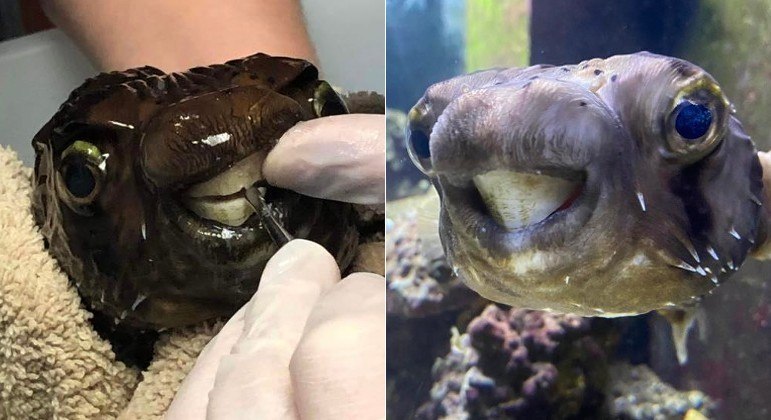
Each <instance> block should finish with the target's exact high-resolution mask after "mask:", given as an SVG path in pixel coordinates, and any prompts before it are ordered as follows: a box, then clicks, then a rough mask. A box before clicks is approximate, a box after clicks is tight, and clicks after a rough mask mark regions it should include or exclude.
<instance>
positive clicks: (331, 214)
mask: <svg viewBox="0 0 771 420" xmlns="http://www.w3.org/2000/svg"><path fill="white" fill-rule="evenodd" d="M383 107H384V105H383V98H382V96H380V95H377V94H374V93H368V92H361V93H354V94H351V95H339V94H338V93H337V92H336V91H335V90H334V89H333V88H332V87H331V86H330V85H329V84H328V83H327V82H325V81H323V80H319V78H318V71H317V69H316V67H314V66H313V65H312V64H311V63H309V62H307V61H304V60H299V59H293V58H286V57H271V56H268V55H265V54H255V55H252V56H249V57H246V58H243V59H239V60H233V61H229V62H227V63H224V64H216V65H212V66H208V67H197V68H193V69H191V70H189V71H186V72H182V73H172V74H166V73H164V72H162V71H161V70H159V69H156V68H153V67H149V66H146V67H141V68H136V69H130V70H126V71H121V72H112V73H103V74H100V75H98V76H96V77H94V78H91V79H89V80H87V81H86V82H85V83H83V85H81V86H80V87H78V88H77V89H75V90H74V91H73V92H72V94H71V95H70V97H69V98H68V99H67V101H66V102H65V103H64V104H63V105H62V106H61V108H60V109H59V110H58V112H57V113H56V114H55V115H54V116H53V117H52V118H51V120H50V121H49V122H48V123H47V124H46V125H45V126H44V127H43V128H42V129H41V130H40V131H39V132H38V133H37V135H35V138H34V139H33V140H32V145H33V147H34V148H35V151H36V160H35V175H34V181H33V182H34V191H33V197H32V207H33V212H34V215H35V220H36V221H37V223H38V225H39V226H40V229H41V233H42V234H43V236H44V237H45V239H46V242H47V245H48V248H49V250H50V252H51V254H52V255H53V256H54V257H55V258H56V259H57V260H58V262H59V265H60V266H61V267H62V269H63V270H64V271H65V273H66V274H67V275H68V276H69V277H70V279H71V280H72V282H73V284H74V285H75V286H76V287H77V289H78V292H79V294H80V296H81V297H82V299H83V301H84V303H85V305H86V307H87V308H88V309H90V310H92V311H93V312H95V313H97V314H100V315H101V316H103V317H105V318H106V319H107V320H108V321H112V322H114V323H115V324H119V325H120V327H121V328H123V327H126V328H133V329H162V328H168V327H177V326H183V325H189V324H194V323H197V322H200V321H202V320H206V319H209V318H213V317H217V316H226V315H231V314H232V313H234V312H235V311H236V310H237V309H238V308H239V307H240V306H241V305H243V304H244V303H245V302H246V301H248V300H249V298H250V297H251V295H252V294H253V293H254V292H255V290H256V289H257V287H258V283H259V279H260V275H261V273H262V270H263V268H264V267H265V264H266V263H267V261H268V259H269V258H270V257H271V256H272V255H273V254H274V253H275V252H276V250H277V249H278V247H277V245H276V244H275V243H274V241H273V240H272V238H271V230H270V226H269V225H266V224H265V223H264V221H263V219H262V218H261V214H262V213H261V212H260V211H258V209H256V208H254V207H253V204H252V203H251V202H250V201H249V200H247V195H246V194H247V191H248V190H249V191H251V190H252V189H260V190H261V191H263V192H264V201H265V202H266V205H267V206H269V207H270V208H271V210H272V214H273V216H274V217H275V218H276V219H277V220H278V221H279V222H280V223H281V225H282V227H283V228H285V229H286V230H287V231H288V232H289V234H291V235H292V236H294V237H298V238H306V239H310V240H313V241H315V242H318V243H320V244H321V245H323V246H324V247H325V248H327V250H329V251H330V253H332V255H334V256H335V258H336V260H337V262H338V264H339V265H340V267H341V269H343V270H344V269H345V268H346V267H347V266H348V265H349V263H350V262H351V261H352V259H353V256H354V252H355V249H356V246H357V245H358V239H359V232H358V222H359V217H358V216H357V213H356V211H355V209H354V208H353V207H352V205H350V204H347V203H342V202H334V201H328V200H320V199H316V198H311V197H308V196H303V195H300V194H297V193H295V192H292V191H288V190H284V189H281V188H277V187H273V186H271V185H268V184H267V182H266V181H265V180H264V178H263V176H262V163H263V160H264V158H265V156H266V155H267V153H268V152H269V151H270V150H271V149H272V148H273V146H275V144H276V143H277V141H278V139H279V138H280V137H281V136H282V135H283V134H284V133H285V132H286V131H287V130H288V129H289V128H291V127H293V126H294V125H296V124H297V123H299V122H301V121H306V120H310V119H313V118H319V117H325V116H330V115H337V114H346V113H349V112H359V113H381V112H382V109H383Z"/></svg>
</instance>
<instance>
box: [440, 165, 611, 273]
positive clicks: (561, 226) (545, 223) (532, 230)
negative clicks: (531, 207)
mask: <svg viewBox="0 0 771 420" xmlns="http://www.w3.org/2000/svg"><path fill="white" fill-rule="evenodd" d="M496 169H501V170H508V171H515V172H521V173H531V174H536V175H547V176H551V177H555V178H562V179H565V180H568V181H572V182H578V183H579V184H580V188H581V191H580V193H579V194H578V196H577V197H575V198H574V199H572V202H571V203H570V205H569V206H568V207H567V208H564V209H558V210H556V211H554V212H553V213H551V214H550V215H549V216H547V217H546V218H545V219H543V220H541V221H539V222H536V223H533V224H530V225H526V226H522V227H520V228H518V229H514V230H509V229H507V228H506V227H504V226H502V225H501V224H500V223H498V222H497V221H496V220H495V219H494V218H493V217H492V215H491V214H490V213H489V210H488V208H487V206H486V205H485V203H484V201H483V200H482V197H481V196H480V194H479V191H478V189H477V187H476V186H475V185H474V182H473V177H474V176H476V175H481V174H484V173H486V172H489V171H491V170H496ZM436 175H437V179H438V181H439V182H438V183H439V189H440V195H441V197H442V200H443V201H444V205H443V207H445V208H447V214H446V215H443V219H445V220H447V221H449V222H450V223H451V224H452V230H454V231H455V233H454V235H456V236H459V237H464V238H465V239H472V238H476V239H478V243H479V245H480V247H481V248H484V249H487V250H489V251H490V252H491V253H493V254H494V255H496V256H497V257H500V258H508V256H510V255H511V254H518V253H523V252H526V251H529V250H532V249H541V250H545V249H558V248H565V247H568V246H570V245H569V241H570V240H571V239H573V238H575V237H577V236H578V235H579V234H580V233H581V231H582V227H583V226H584V225H586V224H587V223H588V222H589V220H590V219H591V218H592V215H593V214H594V212H595V210H596V208H597V206H598V203H599V201H600V194H599V192H598V191H597V188H594V187H593V186H594V185H596V180H595V179H594V177H593V176H592V171H590V170H589V168H583V169H574V168H570V167H567V166H564V165H559V164H555V165H554V166H548V167H546V166H538V167H536V166H527V165H523V166H522V167H512V166H497V167H491V168H479V169H475V170H474V171H468V172H463V173H460V172H454V171H452V170H445V171H441V172H437V173H436ZM461 219H462V220H461Z"/></svg>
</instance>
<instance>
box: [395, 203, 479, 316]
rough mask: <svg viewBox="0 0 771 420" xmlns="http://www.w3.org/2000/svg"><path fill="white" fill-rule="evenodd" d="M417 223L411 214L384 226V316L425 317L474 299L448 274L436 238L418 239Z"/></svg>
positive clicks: (466, 289)
mask: <svg viewBox="0 0 771 420" xmlns="http://www.w3.org/2000/svg"><path fill="white" fill-rule="evenodd" d="M417 223H418V222H417V216H416V215H415V214H412V215H406V216H404V217H399V218H396V219H389V220H388V222H387V223H386V232H387V235H386V282H387V285H388V288H387V299H388V314H391V315H401V316H406V317H419V316H427V315H432V314H437V313H440V312H443V311H447V310H450V309H457V308H459V307H461V306H464V305H467V304H468V303H470V302H471V301H472V300H474V299H477V298H478V297H477V295H476V294H475V293H474V292H472V291H471V290H470V289H468V288H467V287H466V286H465V285H464V284H463V283H462V282H461V281H460V280H459V279H458V278H457V277H455V276H453V275H452V274H451V269H450V267H449V266H448V265H447V261H446V260H445V258H444V253H443V251H442V247H441V244H440V243H439V241H438V238H436V239H432V238H428V237H424V238H421V237H420V235H419V232H418V225H417Z"/></svg>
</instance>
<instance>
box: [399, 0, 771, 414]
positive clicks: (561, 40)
mask: <svg viewBox="0 0 771 420" xmlns="http://www.w3.org/2000/svg"><path fill="white" fill-rule="evenodd" d="M386 15H387V22H386V27H387V31H386V38H387V45H386V55H387V60H386V63H387V95H388V105H389V108H390V110H389V115H388V124H389V125H388V129H389V143H388V151H387V152H388V159H389V161H388V166H387V180H388V188H387V196H388V200H389V206H388V215H389V224H388V226H387V229H388V232H389V239H388V251H387V252H388V255H387V257H388V259H389V260H388V267H387V269H388V276H387V277H388V284H389V290H388V294H389V295H388V303H389V315H388V317H389V318H388V374H389V379H388V409H389V418H394V419H401V418H443V417H444V418H481V417H483V415H482V414H481V413H487V416H488V417H491V416H492V417H497V418H512V417H513V418H614V417H615V418H641V419H642V418H684V417H686V416H688V418H690V419H695V418H703V417H699V416H705V417H707V418H725V419H767V418H771V398H769V395H771V394H770V392H771V391H769V390H771V369H770V368H769V366H770V362H771V306H770V305H771V302H770V300H771V294H770V293H769V290H768V288H769V286H768V285H769V283H770V280H771V264H768V263H765V264H761V263H758V262H756V261H750V260H748V261H747V262H746V263H745V265H744V267H743V268H742V269H741V270H740V271H739V273H738V274H737V275H735V276H734V277H733V278H732V279H731V280H730V281H728V282H726V283H725V284H724V285H722V286H721V287H719V288H718V289H716V290H715V292H714V294H712V295H709V296H707V297H706V298H705V300H704V302H703V303H704V304H703V308H704V317H703V320H702V322H701V323H700V324H699V325H698V327H697V328H696V330H694V331H692V332H691V335H690V337H689V342H688V350H689V361H688V363H687V364H686V365H684V366H679V365H678V363H677V361H676V358H675V354H674V348H673V345H672V343H671V339H670V331H669V325H668V324H667V323H666V322H665V321H664V320H663V319H662V318H661V317H660V316H658V315H655V314H650V315H644V316H638V317H633V318H623V319H616V320H603V319H585V320H581V321H576V320H572V319H570V318H565V317H560V316H553V315H548V314H540V313H539V314H532V313H524V312H521V311H516V310H509V308H507V307H504V306H499V307H498V308H495V307H493V308H490V307H488V304H489V302H485V301H484V300H482V299H481V298H478V297H477V296H476V295H474V294H473V293H471V292H469V291H468V290H466V289H465V287H464V286H463V285H462V284H460V283H459V282H458V281H457V280H456V279H454V278H453V276H452V273H451V270H450V269H449V268H448V267H447V266H446V265H444V264H443V261H442V255H441V247H440V245H439V244H438V239H437V238H436V237H435V236H432V232H430V231H425V230H421V228H420V227H419V226H418V225H420V223H416V222H415V221H414V220H413V219H414V218H413V219H410V215H411V214H413V215H414V214H415V213H416V210H420V209H419V207H420V206H422V205H424V204H425V202H426V201H421V199H420V197H421V194H424V193H425V191H427V190H428V189H429V184H428V182H427V181H426V180H425V179H424V178H423V177H422V175H421V174H420V172H419V171H417V169H415V168H414V167H413V165H412V164H411V163H410V162H409V158H408V157H407V154H406V149H405V147H404V126H405V122H406V117H405V113H406V112H408V111H409V109H410V107H411V106H412V105H413V104H414V103H415V102H416V101H417V100H418V99H419V98H420V96H422V94H423V92H424V91H425V89H426V88H427V87H428V86H429V85H430V84H432V83H434V82H437V81H440V80H444V79H447V78H449V77H452V76H454V75H458V74H462V73H466V72H471V71H475V70H479V69H483V68H489V67H502V66H503V67H507V66H525V65H529V64H536V63H548V64H555V65H559V64H565V63H577V62H580V61H582V60H585V59H590V58H594V57H607V56H610V55H614V54H621V53H630V52H636V51H640V50H647V51H651V52H654V53H659V54H665V55H672V56H677V57H681V58H684V59H687V60H689V61H692V62H694V63H695V64H697V65H699V66H701V67H703V68H704V69H706V70H707V71H708V72H710V73H711V74H712V75H713V76H714V77H715V78H716V80H717V81H718V82H719V83H720V85H721V87H722V89H723V90H724V92H725V93H726V95H727V96H728V97H729V99H730V100H731V101H732V102H733V104H734V106H735V108H736V111H737V113H738V116H739V118H740V120H741V121H742V122H743V124H744V127H745V129H746V131H747V132H748V133H749V134H750V135H751V136H752V137H753V140H754V141H755V142H756V145H757V147H758V149H760V150H768V149H769V148H771V118H769V116H771V83H769V82H771V0H747V1H733V0H732V1H725V0H680V1H666V0H659V1H654V0H624V1H614V2H609V1H603V0H578V1H565V0H536V1H532V2H531V1H525V0H500V1H495V0H445V1H440V0H387V1H386ZM410 196H411V197H412V199H411V200H406V201H405V200H400V199H402V198H404V197H410ZM417 213H419V212H417ZM651 287H655V285H652V286H651ZM486 307H487V309H485V308H486ZM501 311H502V312H501ZM502 320H507V321H506V322H503V321H502ZM507 322H508V324H507ZM544 325H546V326H544ZM492 326H494V327H495V328H497V330H496V329H495V328H493V327H492ZM501 328H503V330H501ZM491 329H492V330H495V331H498V332H497V334H499V335H500V334H504V333H505V334H504V335H506V336H507V337H511V336H516V339H517V340H519V341H518V342H521V343H525V345H526V346H530V347H528V349H529V350H530V353H531V355H532V356H531V359H533V360H530V361H529V362H528V361H524V362H522V363H523V364H521V365H517V363H519V362H517V363H514V365H515V366H513V365H512V363H513V362H512V360H513V359H512V358H511V357H508V356H510V353H511V352H510V351H508V353H507V350H504V349H502V347H503V346H504V344H503V343H504V342H502V341H501V340H500V337H497V338H496V335H495V334H491V333H490V331H491ZM453 331H454V332H453ZM464 333H465V334H464ZM539 334H540V335H539ZM543 334H546V335H547V336H552V337H554V340H553V341H552V343H543V342H540V341H539V339H538V338H537V337H541V336H542V335H543ZM533 337H536V338H533ZM554 343H556V344H554ZM552 344H554V346H553V348H551V347H550V346H552ZM544 349H546V350H548V351H546V350H544ZM536 354H537V356H536ZM504 355H508V356H504ZM536 359H537V360H536ZM518 375H519V376H520V377H521V378H520V377H518ZM530 378H536V379H537V380H534V381H531V383H528V382H527V381H528V380H529V379H530ZM461 395H464V397H463V398H461V397H460V396H461ZM485 410H486V411H485ZM490 413H494V414H495V415H494V416H493V415H491V414H490Z"/></svg>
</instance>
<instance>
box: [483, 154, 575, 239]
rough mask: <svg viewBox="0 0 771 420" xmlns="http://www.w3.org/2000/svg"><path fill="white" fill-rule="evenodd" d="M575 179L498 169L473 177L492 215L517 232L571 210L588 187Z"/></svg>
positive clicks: (500, 222)
mask: <svg viewBox="0 0 771 420" xmlns="http://www.w3.org/2000/svg"><path fill="white" fill-rule="evenodd" d="M573 178H574V179H567V178H563V177H555V176H550V175H544V174H543V173H528V172H517V171H512V170H503V169H494V170H491V171H488V172H485V173H482V174H478V175H475V176H474V177H473V178H472V179H473V183H474V186H475V187H476V189H477V192H478V193H479V196H480V197H481V199H482V202H483V203H484V205H485V207H486V209H487V213H488V214H489V215H490V217H492V218H493V220H495V221H496V222H497V223H498V224H499V225H501V226H502V227H504V228H505V229H507V230H509V231H515V230H519V229H527V228H528V227H531V226H533V225H536V224H540V223H545V222H546V221H547V219H549V218H551V217H553V216H554V215H555V214H557V213H558V212H561V211H567V210H569V209H570V208H571V206H572V205H573V204H574V203H575V202H576V201H577V200H578V199H579V198H580V196H581V193H582V192H583V190H584V180H582V179H580V177H573ZM575 178H579V179H575Z"/></svg>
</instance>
